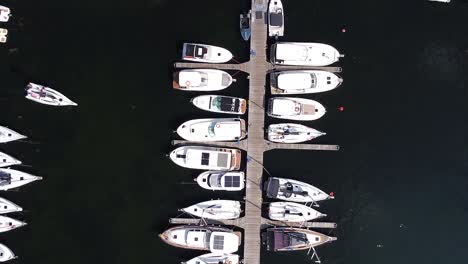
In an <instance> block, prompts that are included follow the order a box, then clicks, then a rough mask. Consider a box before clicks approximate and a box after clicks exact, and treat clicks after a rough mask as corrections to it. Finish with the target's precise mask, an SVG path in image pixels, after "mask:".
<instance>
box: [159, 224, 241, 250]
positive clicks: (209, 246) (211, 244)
mask: <svg viewBox="0 0 468 264" xmlns="http://www.w3.org/2000/svg"><path fill="white" fill-rule="evenodd" d="M159 237H160V238H161V239H162V241H164V242H165V243H167V244H169V245H171V246H174V247H180V248H186V249H195V250H207V251H211V252H212V253H218V254H219V253H227V254H229V253H234V252H236V251H237V250H238V248H239V245H240V243H241V233H240V232H234V231H233V230H231V229H228V228H225V227H216V226H190V225H189V226H176V227H172V228H169V229H168V230H166V231H164V233H162V234H160V235H159Z"/></svg>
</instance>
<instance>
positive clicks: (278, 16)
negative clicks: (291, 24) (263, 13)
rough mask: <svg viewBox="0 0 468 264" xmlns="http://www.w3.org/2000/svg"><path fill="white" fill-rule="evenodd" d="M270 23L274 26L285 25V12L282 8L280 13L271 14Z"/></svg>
mask: <svg viewBox="0 0 468 264" xmlns="http://www.w3.org/2000/svg"><path fill="white" fill-rule="evenodd" d="M270 25H272V26H274V27H281V26H283V12H282V11H281V10H278V13H271V14H270Z"/></svg>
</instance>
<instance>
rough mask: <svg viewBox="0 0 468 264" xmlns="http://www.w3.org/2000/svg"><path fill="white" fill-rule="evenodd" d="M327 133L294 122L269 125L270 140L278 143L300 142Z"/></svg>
mask: <svg viewBox="0 0 468 264" xmlns="http://www.w3.org/2000/svg"><path fill="white" fill-rule="evenodd" d="M325 134H326V133H324V132H320V131H318V130H316V129H313V128H310V127H306V126H303V125H299V124H293V123H283V124H272V125H270V126H268V140H269V141H272V142H278V143H300V142H305V141H308V140H312V139H314V138H317V137H320V136H323V135H325Z"/></svg>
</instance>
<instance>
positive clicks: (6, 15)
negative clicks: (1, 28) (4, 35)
mask: <svg viewBox="0 0 468 264" xmlns="http://www.w3.org/2000/svg"><path fill="white" fill-rule="evenodd" d="M10 16H11V12H10V8H8V7H6V6H0V22H8V20H9V19H10Z"/></svg>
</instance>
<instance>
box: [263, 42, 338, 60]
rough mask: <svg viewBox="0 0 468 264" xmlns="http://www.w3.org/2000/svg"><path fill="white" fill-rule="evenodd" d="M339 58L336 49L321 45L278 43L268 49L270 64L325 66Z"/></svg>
mask: <svg viewBox="0 0 468 264" xmlns="http://www.w3.org/2000/svg"><path fill="white" fill-rule="evenodd" d="M341 57H344V55H342V54H340V53H339V52H338V50H337V49H335V48H334V47H332V46H330V45H327V44H322V43H306V42H278V43H275V44H273V45H272V46H271V49H270V61H271V63H273V64H279V65H296V66H327V65H330V64H333V63H335V62H337V61H338V60H339V58H341Z"/></svg>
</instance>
